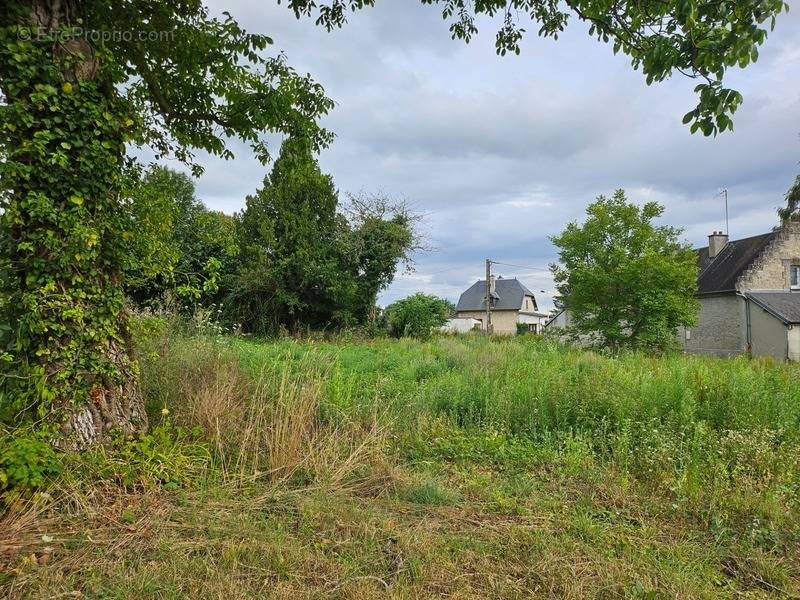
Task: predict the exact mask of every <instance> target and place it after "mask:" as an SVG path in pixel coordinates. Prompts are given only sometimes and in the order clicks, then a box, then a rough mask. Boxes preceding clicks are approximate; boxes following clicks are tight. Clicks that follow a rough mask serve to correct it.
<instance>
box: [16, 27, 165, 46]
mask: <svg viewBox="0 0 800 600" xmlns="http://www.w3.org/2000/svg"><path fill="white" fill-rule="evenodd" d="M17 37H19V39H20V40H22V41H26V42H31V41H33V42H59V43H66V42H68V41H70V40H79V39H82V40H86V41H89V42H93V43H99V42H171V41H173V40H174V39H175V32H174V31H158V30H153V29H149V30H144V29H143V30H129V29H126V30H119V29H84V28H82V27H70V28H66V29H60V30H58V31H52V30H49V29H44V28H35V27H34V28H30V27H28V28H26V27H21V28H20V29H19V31H18V33H17Z"/></svg>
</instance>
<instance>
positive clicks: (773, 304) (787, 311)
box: [747, 292, 800, 325]
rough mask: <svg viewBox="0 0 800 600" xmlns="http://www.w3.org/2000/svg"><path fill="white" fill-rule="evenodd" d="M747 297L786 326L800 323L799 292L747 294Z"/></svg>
mask: <svg viewBox="0 0 800 600" xmlns="http://www.w3.org/2000/svg"><path fill="white" fill-rule="evenodd" d="M747 297H748V298H750V300H752V301H753V303H754V304H758V305H759V306H760V307H761V308H763V309H764V310H766V311H767V312H768V313H771V314H772V315H773V316H775V317H777V318H778V319H780V320H781V321H783V322H784V323H786V324H787V325H794V324H796V323H800V292H748V293H747Z"/></svg>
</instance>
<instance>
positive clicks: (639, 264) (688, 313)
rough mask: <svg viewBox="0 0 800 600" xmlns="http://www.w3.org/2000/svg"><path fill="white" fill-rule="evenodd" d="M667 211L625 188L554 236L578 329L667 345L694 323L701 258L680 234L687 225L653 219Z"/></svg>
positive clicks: (604, 339)
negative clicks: (640, 201) (630, 196)
mask: <svg viewBox="0 0 800 600" xmlns="http://www.w3.org/2000/svg"><path fill="white" fill-rule="evenodd" d="M663 213H664V209H663V207H662V206H660V205H659V204H657V203H655V202H648V203H646V204H644V205H643V206H641V207H639V206H636V205H635V204H631V203H628V202H627V200H626V198H625V192H624V191H623V190H617V191H616V192H614V194H613V196H612V197H611V198H607V197H605V196H600V197H599V198H598V199H597V201H596V202H594V203H593V204H590V205H589V206H588V207H587V209H586V215H587V218H586V221H585V222H584V223H583V225H579V224H577V223H574V222H573V223H570V224H569V225H568V226H567V228H566V229H565V230H564V231H563V232H562V233H561V234H560V235H557V236H554V237H552V238H551V240H552V242H553V243H554V244H555V245H556V246H557V247H558V248H559V253H558V256H559V260H560V262H561V265H560V266H558V265H553V266H552V267H551V269H552V271H553V275H554V278H555V281H556V288H557V289H558V293H559V295H560V297H559V299H558V301H559V304H560V307H563V308H566V309H567V310H569V311H570V313H571V315H572V319H573V322H574V324H575V329H576V332H577V333H579V334H584V335H588V336H589V338H590V339H592V340H594V341H596V342H597V343H598V344H599V345H601V346H604V347H607V348H610V349H611V350H613V351H616V350H619V349H621V348H642V349H646V350H665V349H668V348H669V347H671V346H673V345H674V344H675V343H676V328H677V327H678V326H679V325H692V324H694V322H695V319H696V315H697V311H698V310H699V304H698V302H697V300H695V298H694V294H695V292H696V291H697V257H696V256H695V254H694V252H693V251H692V250H691V248H689V247H688V246H685V245H683V244H681V243H680V242H679V241H678V236H679V235H680V233H681V230H679V229H675V228H673V227H667V226H660V225H654V224H653V220H654V219H656V218H658V217H660V216H661V215H662V214H663Z"/></svg>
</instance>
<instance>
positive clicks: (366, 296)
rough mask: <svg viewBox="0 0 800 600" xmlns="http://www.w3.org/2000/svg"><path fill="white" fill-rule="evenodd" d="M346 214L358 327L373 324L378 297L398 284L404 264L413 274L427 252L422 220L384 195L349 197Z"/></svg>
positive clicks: (406, 205) (400, 203)
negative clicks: (419, 257)
mask: <svg viewBox="0 0 800 600" xmlns="http://www.w3.org/2000/svg"><path fill="white" fill-rule="evenodd" d="M345 214H346V216H347V220H348V242H347V245H348V250H347V256H348V257H349V258H350V263H349V264H350V270H351V274H352V276H353V278H354V279H355V280H356V296H355V298H354V300H353V305H352V311H353V314H354V317H355V320H356V321H357V322H358V323H362V324H363V323H366V322H373V321H374V320H375V313H376V311H375V308H376V303H377V300H378V294H379V293H380V292H381V291H383V290H385V289H386V288H387V287H388V286H389V285H390V284H391V283H392V281H394V276H395V274H396V273H397V269H398V267H399V266H400V265H401V264H404V265H405V268H406V270H411V269H412V268H413V263H412V258H411V257H412V255H413V254H414V253H415V252H418V251H420V250H425V249H427V248H426V245H425V242H424V239H423V236H422V234H421V233H420V230H419V223H420V221H421V220H422V216H421V215H419V214H416V213H414V212H413V211H412V210H411V208H410V207H409V206H408V204H406V203H405V202H403V201H398V200H392V199H391V198H389V197H387V196H385V195H383V194H380V193H379V194H376V195H373V196H369V195H367V194H364V193H360V194H349V195H348V205H347V208H346V209H345Z"/></svg>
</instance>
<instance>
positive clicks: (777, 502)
mask: <svg viewBox="0 0 800 600" xmlns="http://www.w3.org/2000/svg"><path fill="white" fill-rule="evenodd" d="M142 371H143V372H142V377H143V384H144V390H145V393H146V396H147V399H148V410H149V412H150V414H151V420H152V422H153V424H154V430H153V433H152V435H149V436H148V437H147V438H146V439H145V440H142V441H139V442H120V444H119V446H120V449H119V450H118V451H117V453H116V454H109V455H107V456H106V455H105V454H102V453H99V452H95V453H93V454H92V455H90V456H88V457H84V458H83V459H82V460H80V461H78V460H75V459H70V461H69V462H70V465H72V466H71V467H70V468H69V469H68V471H67V473H65V475H64V476H63V477H62V479H61V480H59V481H58V482H56V483H54V485H53V489H52V490H50V493H49V496H51V497H52V499H51V498H49V497H48V496H45V497H44V498H36V499H34V500H31V501H27V502H23V501H18V502H16V503H15V504H14V505H13V506H12V507H11V509H9V510H8V511H7V514H6V515H5V517H4V519H3V521H2V522H0V565H2V570H0V586H2V587H0V594H2V593H6V594H8V595H9V596H11V597H16V596H21V597H31V598H40V597H62V598H63V597H98V598H142V597H158V598H183V597H188V598H223V597H224V598H240V597H277V598H295V597H320V598H322V597H342V598H371V597H386V596H388V597H397V598H418V597H432V596H443V597H455V598H521V597H559V598H560V597H568V598H590V597H595V598H615V597H619V598H689V597H697V598H706V597H708V598H712V597H713V598H716V597H720V598H729V597H752V598H759V597H787V596H798V595H800V519H799V518H798V517H799V516H800V505H799V503H798V501H799V500H800V435H799V434H800V385H798V382H797V380H798V374H800V371H798V368H797V367H795V366H790V365H781V364H776V363H771V362H764V361H750V360H747V359H735V360H716V359H705V358H696V357H683V356H667V357H661V358H649V357H645V356H642V355H624V356H622V357H619V358H609V357H604V356H601V355H597V354H594V353H590V352H585V351H580V350H569V349H565V348H563V347H559V346H558V345H556V344H554V343H551V342H548V341H543V340H537V339H533V338H529V337H526V338H513V339H493V340H487V339H484V338H481V337H471V336H470V337H461V338H450V337H446V338H435V339H433V340H431V341H428V342H418V341H412V340H400V341H394V340H375V341H362V340H356V339H352V340H344V339H343V340H339V341H336V342H311V341H302V342H298V341H292V340H281V341H275V342H256V341H248V340H245V339H241V338H207V337H195V338H187V337H182V336H179V335H166V334H165V335H162V336H156V337H154V338H153V339H151V340H149V341H147V342H146V343H143V344H142ZM166 412H169V414H168V415H165V414H163V413H166ZM59 595H60V596H59Z"/></svg>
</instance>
